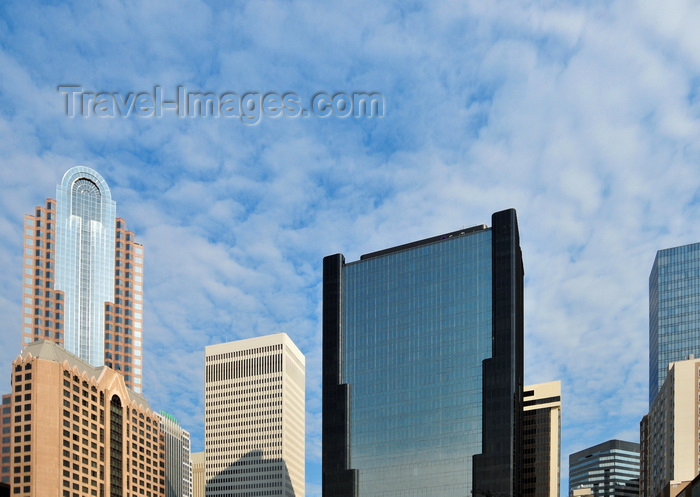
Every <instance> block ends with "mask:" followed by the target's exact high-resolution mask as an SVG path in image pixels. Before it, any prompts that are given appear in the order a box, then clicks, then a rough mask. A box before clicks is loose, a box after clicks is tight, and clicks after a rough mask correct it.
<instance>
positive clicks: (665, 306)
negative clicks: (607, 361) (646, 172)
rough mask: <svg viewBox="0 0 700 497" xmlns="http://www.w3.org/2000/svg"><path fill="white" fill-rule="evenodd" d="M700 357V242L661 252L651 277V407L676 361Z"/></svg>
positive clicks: (657, 256)
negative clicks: (669, 368)
mask: <svg viewBox="0 0 700 497" xmlns="http://www.w3.org/2000/svg"><path fill="white" fill-rule="evenodd" d="M691 355H693V356H695V357H700V243H693V244H691V245H683V246H682V247H674V248H669V249H665V250H659V251H658V252H657V253H656V258H655V259H654V265H653V266H652V269H651V274H650V276H649V406H650V407H651V405H652V403H653V401H654V398H655V397H656V394H657V393H658V391H659V389H660V388H661V385H663V383H664V380H665V379H666V373H667V371H668V366H669V364H670V363H672V362H676V361H682V360H685V359H688V358H689V357H690V356H691Z"/></svg>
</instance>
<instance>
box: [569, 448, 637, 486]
mask: <svg viewBox="0 0 700 497" xmlns="http://www.w3.org/2000/svg"><path fill="white" fill-rule="evenodd" d="M577 488H589V489H591V490H592V491H593V495H594V496H595V497H637V496H638V495H639V444H637V443H634V442H625V441H622V440H608V441H607V442H603V443H602V444H598V445H595V446H593V447H590V448H588V449H584V450H582V451H579V452H576V453H574V454H571V455H570V456H569V495H571V493H572V492H573V490H575V489H577Z"/></svg>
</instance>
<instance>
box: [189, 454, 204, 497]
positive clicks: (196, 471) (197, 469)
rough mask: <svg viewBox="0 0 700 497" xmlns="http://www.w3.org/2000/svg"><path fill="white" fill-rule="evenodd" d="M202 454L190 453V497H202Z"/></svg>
mask: <svg viewBox="0 0 700 497" xmlns="http://www.w3.org/2000/svg"><path fill="white" fill-rule="evenodd" d="M205 482H206V478H205V474H204V452H193V453H192V497H204V486H205Z"/></svg>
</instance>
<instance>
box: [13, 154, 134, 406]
mask: <svg viewBox="0 0 700 497" xmlns="http://www.w3.org/2000/svg"><path fill="white" fill-rule="evenodd" d="M24 224H25V226H24V275H23V277H24V280H23V301H22V303H23V306H22V308H23V316H22V318H23V328H22V343H23V346H26V345H27V344H29V343H31V342H32V341H35V340H39V339H45V340H50V341H53V342H55V343H58V344H60V345H63V346H65V348H66V350H68V351H70V352H72V353H74V354H75V355H77V356H78V357H80V358H81V359H83V360H84V361H86V362H88V363H89V364H91V365H93V366H101V365H103V364H104V365H107V366H109V367H111V368H113V369H114V370H116V371H119V372H120V373H122V374H123V375H124V380H125V382H126V384H127V386H129V387H130V388H132V389H134V391H136V392H141V387H142V385H141V378H142V364H141V347H142V346H141V341H142V336H141V332H142V329H141V324H142V319H143V318H142V313H143V286H142V285H143V247H142V246H141V245H140V244H138V243H136V242H135V240H134V234H133V233H132V232H131V231H128V230H127V229H126V223H125V222H124V220H123V219H120V218H117V217H116V204H115V202H114V201H113V200H112V195H111V192H110V190H109V186H108V185H107V183H106V182H105V180H104V178H103V177H102V176H100V174H99V173H98V172H97V171H94V170H93V169H90V168H88V167H83V166H78V167H74V168H72V169H70V170H68V171H67V172H66V173H65V175H64V176H63V180H62V181H61V184H59V185H58V186H57V187H56V200H53V199H47V201H46V206H45V207H36V209H35V211H34V214H33V215H31V214H29V215H26V216H25V221H24Z"/></svg>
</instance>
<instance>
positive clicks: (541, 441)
mask: <svg viewBox="0 0 700 497" xmlns="http://www.w3.org/2000/svg"><path fill="white" fill-rule="evenodd" d="M560 464H561V382H560V381H552V382H549V383H538V384H536V385H529V386H526V387H525V391H524V393H523V495H524V496H533V497H559V492H560Z"/></svg>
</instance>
